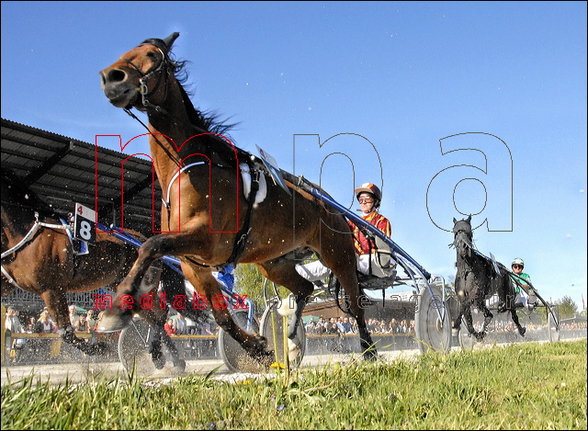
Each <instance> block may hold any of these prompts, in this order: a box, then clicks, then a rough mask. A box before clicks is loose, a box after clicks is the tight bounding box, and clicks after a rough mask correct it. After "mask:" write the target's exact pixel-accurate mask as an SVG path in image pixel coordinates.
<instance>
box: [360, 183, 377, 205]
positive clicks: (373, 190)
mask: <svg viewBox="0 0 588 431" xmlns="http://www.w3.org/2000/svg"><path fill="white" fill-rule="evenodd" d="M361 193H370V194H371V195H372V196H373V197H374V201H375V202H374V208H378V207H379V206H380V201H381V200H382V192H381V191H380V189H379V188H378V186H376V185H375V184H373V183H364V184H362V185H361V186H359V187H358V188H356V189H355V197H356V198H357V199H359V195H360V194H361Z"/></svg>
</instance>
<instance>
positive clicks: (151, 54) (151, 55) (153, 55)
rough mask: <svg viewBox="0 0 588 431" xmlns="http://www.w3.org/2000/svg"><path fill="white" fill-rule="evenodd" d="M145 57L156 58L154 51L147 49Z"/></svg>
mask: <svg viewBox="0 0 588 431" xmlns="http://www.w3.org/2000/svg"><path fill="white" fill-rule="evenodd" d="M147 57H149V58H150V59H151V60H157V54H156V53H155V52H154V51H149V52H148V53H147Z"/></svg>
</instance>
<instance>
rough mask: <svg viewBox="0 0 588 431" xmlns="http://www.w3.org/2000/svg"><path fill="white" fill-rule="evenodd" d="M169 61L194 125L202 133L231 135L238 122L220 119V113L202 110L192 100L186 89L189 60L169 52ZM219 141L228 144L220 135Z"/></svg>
mask: <svg viewBox="0 0 588 431" xmlns="http://www.w3.org/2000/svg"><path fill="white" fill-rule="evenodd" d="M168 62H169V64H170V65H171V66H172V70H173V73H174V77H175V78H176V81H177V82H178V84H179V87H180V91H181V94H182V101H183V102H184V107H185V108H186V111H187V112H188V118H189V119H190V122H191V123H192V126H194V128H195V129H196V130H197V131H198V132H200V133H203V132H204V133H217V134H219V135H223V136H225V137H229V136H227V135H228V132H229V131H231V130H232V129H233V128H234V127H235V126H236V125H237V123H231V124H229V123H227V120H220V119H219V115H218V114H216V113H214V112H211V111H200V110H199V109H197V108H196V107H195V106H194V104H193V103H192V100H191V99H190V94H189V93H188V91H187V90H186V89H185V86H186V83H187V82H188V72H187V71H186V65H187V64H188V61H185V60H175V59H174V58H173V57H172V56H171V53H168ZM216 139H218V140H219V141H222V142H223V143H225V144H226V141H225V140H224V139H222V138H220V137H216Z"/></svg>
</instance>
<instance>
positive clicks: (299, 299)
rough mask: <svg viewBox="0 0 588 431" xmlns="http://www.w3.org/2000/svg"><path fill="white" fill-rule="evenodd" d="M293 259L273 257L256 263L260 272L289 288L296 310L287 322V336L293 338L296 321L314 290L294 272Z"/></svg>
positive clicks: (298, 319) (297, 321)
mask: <svg viewBox="0 0 588 431" xmlns="http://www.w3.org/2000/svg"><path fill="white" fill-rule="evenodd" d="M296 263H297V262H295V261H292V260H288V259H274V260H271V261H268V262H263V263H260V264H257V266H258V267H259V268H260V272H261V274H262V275H263V276H264V277H266V278H268V279H269V280H271V281H273V282H274V283H276V284H279V285H280V286H284V287H286V288H287V289H289V290H290V291H291V292H292V293H293V294H294V297H295V300H296V312H295V313H294V314H292V315H291V318H290V321H289V322H288V338H290V339H294V337H295V336H296V331H297V330H298V323H299V321H300V318H301V317H302V312H303V311H304V307H305V306H306V301H307V299H308V297H309V296H310V295H311V294H312V291H313V290H314V285H313V284H312V283H311V282H310V281H308V280H306V279H305V278H303V277H301V276H300V275H299V274H298V273H297V272H296V269H295V267H296Z"/></svg>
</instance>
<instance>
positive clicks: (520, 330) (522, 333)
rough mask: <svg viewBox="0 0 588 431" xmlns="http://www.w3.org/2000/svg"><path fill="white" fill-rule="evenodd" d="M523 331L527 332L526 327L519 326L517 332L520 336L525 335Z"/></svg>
mask: <svg viewBox="0 0 588 431" xmlns="http://www.w3.org/2000/svg"><path fill="white" fill-rule="evenodd" d="M525 332H527V328H525V327H524V326H522V327H521V328H519V334H521V337H524V336H525Z"/></svg>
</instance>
